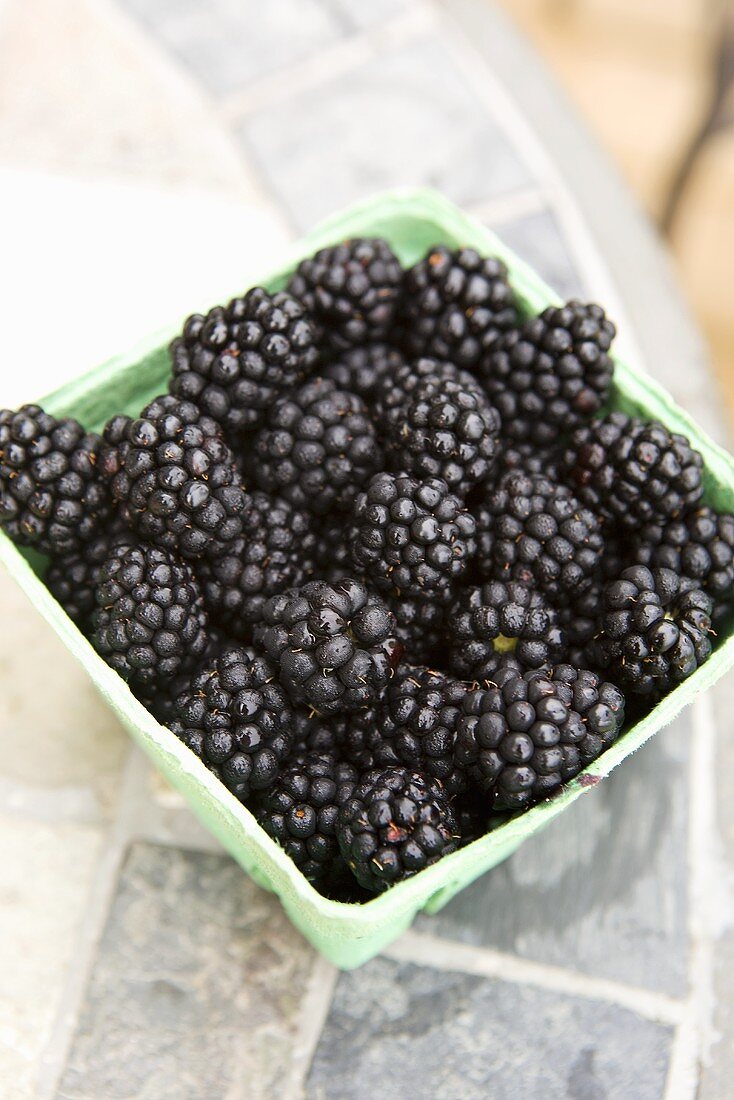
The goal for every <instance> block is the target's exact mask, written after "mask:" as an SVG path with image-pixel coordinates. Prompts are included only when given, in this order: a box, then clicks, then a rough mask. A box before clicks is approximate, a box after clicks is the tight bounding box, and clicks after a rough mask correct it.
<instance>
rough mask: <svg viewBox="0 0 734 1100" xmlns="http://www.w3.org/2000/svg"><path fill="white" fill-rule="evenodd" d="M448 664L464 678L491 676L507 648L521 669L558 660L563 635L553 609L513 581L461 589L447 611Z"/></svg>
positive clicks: (560, 654)
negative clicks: (460, 592)
mask: <svg viewBox="0 0 734 1100" xmlns="http://www.w3.org/2000/svg"><path fill="white" fill-rule="evenodd" d="M446 634H447V637H448V638H449V639H450V646H451V650H450V658H449V662H450V667H451V671H452V672H453V673H455V675H457V676H460V677H461V678H462V679H464V680H487V679H491V678H492V676H493V675H494V673H495V672H496V671H497V669H498V668H499V666H500V664H501V663H502V660H503V658H504V657H505V656H506V655H507V654H508V653H511V654H513V655H514V657H515V658H516V660H517V661H518V662H519V664H520V665H521V667H522V668H523V670H526V669H533V668H540V667H541V666H542V665H546V664H548V663H549V662H554V661H557V660H559V658H560V657H561V656H562V654H563V649H564V645H565V639H564V636H563V632H562V630H561V629H560V628H559V627H558V626H557V624H556V613H555V612H554V611H553V610H552V608H550V607H548V606H547V605H546V603H545V601H544V600H543V598H542V597H541V596H540V595H539V593H537V592H536V591H534V590H533V589H531V588H528V587H527V586H526V585H524V584H521V583H519V582H518V581H508V582H507V583H506V584H505V583H503V582H502V581H489V582H488V583H487V584H483V585H482V586H481V587H480V588H467V589H466V590H465V591H464V592H463V593H462V594H461V595H460V597H459V598H458V600H457V601H456V603H455V604H454V605H453V607H452V608H451V609H450V611H449V612H448V615H447V630H446Z"/></svg>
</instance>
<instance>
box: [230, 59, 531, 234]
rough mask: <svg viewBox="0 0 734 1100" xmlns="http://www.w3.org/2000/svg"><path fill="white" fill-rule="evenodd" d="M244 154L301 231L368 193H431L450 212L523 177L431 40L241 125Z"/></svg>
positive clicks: (523, 170) (518, 163) (452, 66)
mask: <svg viewBox="0 0 734 1100" xmlns="http://www.w3.org/2000/svg"><path fill="white" fill-rule="evenodd" d="M242 133H243V136H244V138H245V140H246V142H247V145H248V149H249V151H250V153H251V154H253V155H254V156H255V157H256V159H257V160H258V161H259V163H260V166H261V168H262V171H263V172H264V174H265V175H266V176H267V177H268V179H269V181H270V184H271V186H272V188H273V190H274V191H275V192H276V193H277V195H278V196H279V197H280V199H281V200H282V202H283V203H284V205H285V206H286V207H287V209H288V210H289V212H290V214H291V217H292V219H293V221H294V222H295V223H296V224H297V225H298V226H300V227H302V228H305V227H308V226H310V225H311V224H312V223H313V222H314V221H316V220H318V219H319V218H322V217H324V216H325V215H326V214H329V213H331V212H332V211H333V210H335V209H338V208H339V207H341V206H344V205H346V204H347V203H351V202H354V201H355V200H357V199H360V198H362V197H364V196H365V195H367V194H370V193H372V192H374V191H379V190H380V189H382V188H386V187H394V186H399V185H418V184H420V185H428V186H432V187H437V188H439V189H440V190H441V191H443V192H445V194H447V195H448V196H449V198H452V199H454V201H456V202H458V203H462V204H463V203H470V202H478V201H480V200H482V199H485V198H488V197H491V196H494V195H498V194H505V193H507V192H509V191H513V190H515V189H517V188H520V187H522V186H525V185H528V184H529V182H530V178H529V175H528V170H527V169H526V168H525V167H524V165H523V163H522V162H521V161H520V159H519V157H518V154H517V153H516V151H515V150H514V148H513V147H512V145H510V143H509V142H508V140H507V138H506V137H505V136H504V134H503V133H502V131H501V130H500V129H499V127H498V126H497V125H496V124H495V122H494V121H493V119H492V118H491V117H490V115H489V114H488V113H487V112H486V110H485V109H484V107H483V106H482V105H481V104H480V102H479V101H478V99H477V96H476V94H475V93H474V91H473V90H472V88H471V87H470V86H469V85H468V84H467V82H466V81H465V80H464V77H463V75H462V73H461V70H460V69H459V68H458V66H457V65H456V63H455V62H454V61H453V59H452V58H451V56H450V55H449V54H448V53H447V51H446V49H445V48H444V46H443V45H442V43H441V42H440V41H439V40H438V39H437V38H432V37H429V38H421V39H419V40H416V41H414V42H412V43H410V44H409V45H406V46H403V47H401V48H398V49H392V50H389V51H388V50H386V51H384V52H383V53H381V54H379V56H377V57H374V58H372V59H371V60H369V61H368V62H366V63H365V64H363V65H361V66H360V67H358V68H356V69H354V70H352V71H351V72H349V73H346V74H344V75H342V76H339V77H337V78H336V79H333V80H327V81H325V82H324V83H323V84H321V85H319V86H318V87H315V88H311V89H310V90H308V91H306V92H303V93H300V94H299V95H298V96H297V97H295V96H294V97H293V98H292V99H288V100H286V101H285V102H283V103H279V104H277V105H276V106H273V107H270V108H266V109H264V110H262V111H260V112H258V113H257V114H255V115H254V116H253V117H252V118H250V119H248V120H246V121H245V122H244V123H243V127H242Z"/></svg>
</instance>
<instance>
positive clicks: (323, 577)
mask: <svg viewBox="0 0 734 1100" xmlns="http://www.w3.org/2000/svg"><path fill="white" fill-rule="evenodd" d="M312 518H313V538H312V539H309V540H308V547H307V550H306V556H305V561H304V569H305V571H306V574H307V576H308V577H309V578H310V579H313V580H317V581H329V583H331V582H332V581H338V580H339V579H340V578H341V577H346V576H348V575H349V574H350V573H351V571H352V555H351V553H350V549H349V545H348V544H347V539H346V534H347V530H346V528H345V525H344V523H343V522H342V517H340V516H338V515H337V516H328V515H327V516H324V517H323V518H320V517H316V516H314V517H312Z"/></svg>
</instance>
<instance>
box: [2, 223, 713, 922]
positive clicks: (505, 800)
mask: <svg viewBox="0 0 734 1100" xmlns="http://www.w3.org/2000/svg"><path fill="white" fill-rule="evenodd" d="M614 336H615V328H614V325H613V324H612V322H611V321H610V320H609V319H608V318H607V317H606V315H605V313H604V312H603V310H602V309H601V307H599V306H598V305H596V304H594V303H584V302H578V301H571V302H567V303H566V304H565V305H562V306H553V307H549V308H548V309H546V310H544V311H543V312H542V313H540V314H538V315H537V316H527V315H523V314H522V313H521V308H520V303H519V301H518V300H517V298H516V296H515V294H514V292H513V289H512V286H511V285H510V282H509V280H508V276H507V271H506V269H505V267H504V265H503V263H502V262H501V261H500V260H499V259H497V258H495V257H491V256H489V257H486V256H481V255H479V254H478V253H477V252H475V251H473V250H472V249H468V248H459V249H451V248H448V247H446V246H444V245H436V246H435V247H433V248H431V249H429V251H428V252H427V253H426V255H425V256H423V257H421V258H419V259H418V262H417V263H416V264H415V265H414V266H413V267H412V268H410V269H408V270H406V269H405V268H404V267H403V265H402V264H401V262H400V261H399V259H398V257H397V256H396V255H395V253H394V252H393V250H392V248H391V247H390V245H389V243H388V242H387V241H385V240H380V239H369V240H367V239H365V240H361V239H356V240H349V241H342V242H340V243H338V244H335V245H333V246H331V247H328V248H324V249H322V250H321V251H320V252H318V253H317V254H316V255H315V256H313V257H311V258H309V259H306V260H304V261H303V262H302V263H301V264H300V265H299V266H298V268H297V270H296V271H295V272H294V273H293V275H292V277H291V279H290V281H289V282H288V285H287V288H286V289H285V290H279V291H277V292H276V293H271V292H269V291H268V290H266V289H264V288H262V287H255V288H253V289H250V290H249V291H247V292H246V293H245V294H243V295H242V296H241V297H238V298H235V299H233V300H232V301H231V302H229V304H228V305H226V306H215V307H214V308H213V309H212V310H210V311H209V313H208V314H206V316H204V315H199V314H197V315H195V316H193V317H191V318H189V320H188V321H187V322H186V324H185V325H184V327H183V331H182V333H181V335H180V336H179V337H178V338H177V339H176V340H174V342H173V344H172V345H171V348H170V377H169V382H168V388H169V392H168V393H166V394H161V395H159V396H158V397H156V398H155V399H154V400H152V401H149V402H148V403H147V404H146V405H145V407H143V408H142V409H139V408H126V409H124V410H120V412H119V414H118V415H115V416H113V417H112V418H111V419H110V420H109V421H108V422H107V423H106V424H104V425H96V427H97V428H98V429H100V434H96V433H95V432H93V431H90V430H87V428H85V427H83V426H82V425H81V424H79V423H78V422H77V421H75V420H72V419H69V418H65V419H57V418H56V417H54V416H52V415H51V414H50V413H46V412H45V411H44V410H43V409H41V408H39V407H38V406H35V405H26V406H24V407H23V408H21V409H19V410H17V411H11V410H3V411H0V525H1V526H2V527H3V529H4V530H5V532H6V533H7V534H8V535H9V536H10V537H11V538H12V539H13V540H14V541H15V542H17V543H18V544H20V545H22V546H28V547H31V548H33V550H35V551H36V552H37V553H38V554H41V555H45V556H46V559H47V564H46V574H45V576H46V581H47V584H48V587H49V589H50V591H51V592H52V594H53V595H54V596H55V598H56V599H57V600H58V601H59V603H60V604H61V605H62V606H63V607H64V608H65V610H66V612H67V613H68V615H69V616H70V618H71V619H72V620H73V621H74V622H75V623H76V624H77V626H78V628H79V629H80V630H81V631H82V632H83V633H84V634H85V635H86V636H87V637H88V638H89V640H90V641H91V643H92V644H93V645H94V646H95V647H96V649H97V651H98V653H99V654H100V656H101V657H102V658H103V659H104V660H105V661H107V662H108V664H109V665H110V666H111V667H112V668H113V669H115V670H116V671H117V672H118V673H119V674H120V676H121V677H122V678H123V679H124V680H125V681H126V682H127V684H128V686H129V688H130V690H131V691H132V692H134V694H135V695H136V696H137V697H138V699H139V700H140V701H141V702H142V703H143V705H144V706H146V707H147V708H148V709H149V710H150V711H151V713H152V714H153V715H154V716H155V717H156V718H157V719H158V720H159V721H160V722H162V723H163V724H165V725H167V726H168V727H169V729H170V730H171V731H172V732H173V734H175V736H176V737H178V738H179V739H180V741H181V742H182V743H183V744H184V745H186V746H187V747H188V748H189V749H190V750H191V751H192V752H193V753H195V754H196V756H197V757H198V758H199V759H200V760H201V762H202V763H203V765H204V766H205V767H207V768H208V769H209V770H210V771H211V772H212V773H213V774H214V775H215V776H216V777H217V778H218V779H219V780H220V781H221V782H222V784H224V786H226V787H227V788H228V790H229V791H230V792H231V794H232V795H233V796H234V797H235V798H237V799H239V801H240V802H242V803H243V804H244V805H245V806H246V807H247V808H248V809H249V810H251V811H252V813H253V814H254V815H255V817H256V819H257V821H258V822H259V823H260V825H261V826H262V828H263V829H264V831H265V833H267V834H268V835H269V836H270V837H271V838H272V841H273V842H274V843H275V844H277V845H279V846H280V847H281V848H282V849H283V850H284V851H285V853H286V854H287V855H288V856H289V857H290V858H291V859H292V860H293V861H294V863H295V864H296V866H297V867H298V868H299V869H300V871H301V872H302V874H303V875H305V876H306V878H307V879H309V880H310V881H311V882H312V883H313V884H314V886H315V887H316V888H317V889H318V890H320V891H322V892H323V893H325V894H326V895H327V896H329V897H333V898H338V899H340V900H344V899H346V900H352V901H355V902H357V901H359V900H361V899H363V898H364V897H365V896H368V895H369V894H371V893H379V892H381V891H383V890H385V889H387V888H389V887H390V886H392V885H393V884H394V883H396V882H399V881H401V880H403V879H406V878H409V877H410V876H412V875H415V874H417V873H418V872H420V871H421V870H422V869H423V868H425V867H428V866H430V865H432V864H434V863H435V862H436V861H437V860H439V859H441V858H442V857H444V856H447V855H449V854H450V853H451V852H454V851H455V850H456V849H457V848H459V847H461V846H462V845H463V844H468V843H471V842H472V841H473V840H474V839H476V838H477V837H479V836H481V835H482V833H483V832H484V831H485V830H487V829H492V828H495V827H497V826H498V825H500V824H501V823H502V822H503V821H505V820H506V819H507V817H508V815H512V814H515V813H521V812H523V811H524V810H526V809H527V808H528V807H530V806H532V805H534V804H535V803H537V802H538V801H540V800H543V799H547V798H550V797H552V796H553V795H554V794H556V793H557V792H558V791H559V790H560V788H561V787H562V786H563V785H564V784H566V783H569V782H571V781H572V780H573V779H574V777H576V776H577V775H578V773H579V772H580V771H581V770H582V769H583V768H585V767H586V766H587V765H588V764H590V763H591V762H592V761H594V760H595V759H596V758H597V757H598V756H599V755H600V754H601V753H603V752H604V751H605V749H606V748H608V747H609V745H611V744H612V743H613V742H614V741H615V740H616V739H617V738H618V737H620V736H621V735H622V734H623V733H624V722H625V708H626V709H627V713H628V714H630V713H634V716H635V720H636V719H637V718H639V716H640V715H642V714H644V713H645V711H646V709H649V708H651V707H653V706H655V705H656V704H657V703H658V701H659V700H660V699H661V698H663V696H664V695H666V694H667V693H668V692H669V691H671V690H673V689H674V688H675V687H676V686H677V685H678V684H680V683H681V682H682V681H683V680H685V679H686V678H688V677H689V676H691V675H693V674H694V673H695V672H696V670H697V669H698V668H699V667H700V666H701V665H702V664H704V662H705V661H706V660H707V659H708V657H709V655H710V654H711V652H712V649H713V647H714V645H715V643H716V640H717V637H722V636H723V635H725V633H726V631H727V630H728V625H729V620H730V619H731V617H732V608H733V605H734V516H731V515H727V514H722V513H720V512H717V511H716V509H715V508H714V507H712V504H711V502H710V501H707V502H704V499H703V492H704V479H703V463H702V459H701V456H700V455H699V454H698V453H697V452H696V450H695V449H694V448H693V447H692V446H691V444H690V442H689V441H688V440H687V439H685V438H684V437H683V436H681V435H677V434H675V433H672V432H670V431H669V430H668V429H667V428H666V427H665V426H664V425H663V424H661V423H657V422H643V421H642V420H640V419H638V418H635V417H632V416H629V415H627V414H626V413H623V412H620V411H612V412H607V411H606V409H607V408H608V407H609V405H610V402H611V399H612V398H613V389H612V382H613V370H614V362H613V359H612V355H611V347H612V342H613V339H614ZM712 624H713V625H712ZM714 627H715V629H714Z"/></svg>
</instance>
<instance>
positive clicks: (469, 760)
mask: <svg viewBox="0 0 734 1100" xmlns="http://www.w3.org/2000/svg"><path fill="white" fill-rule="evenodd" d="M624 705H625V703H624V696H623V695H622V693H621V692H620V691H619V690H618V689H617V688H616V687H615V686H614V685H613V684H608V683H604V682H602V681H601V680H600V679H599V677H598V676H596V675H595V674H594V673H593V672H589V671H587V670H584V669H576V668H573V667H572V666H571V665H559V666H558V667H557V668H555V669H554V670H553V672H548V671H545V670H536V671H534V672H525V673H523V674H519V673H517V672H516V671H515V670H513V669H512V668H511V667H509V666H508V667H507V668H505V669H501V670H500V671H499V673H498V674H497V676H496V677H495V682H494V684H493V685H491V686H490V687H486V688H479V689H477V690H475V691H472V692H469V693H468V694H467V695H466V696H465V697H464V700H463V703H462V713H461V716H460V717H459V720H458V723H457V736H456V758H457V762H458V763H459V765H460V766H462V767H464V768H465V769H466V770H467V773H468V775H469V778H470V780H471V781H472V782H473V783H474V784H476V785H477V786H478V787H479V789H480V790H481V791H482V792H483V793H484V795H485V797H486V799H487V802H488V806H489V808H490V809H492V810H519V809H526V808H527V807H528V806H531V805H533V803H535V802H538V801H540V800H541V799H543V798H547V797H548V796H549V795H551V794H553V792H554V791H555V790H557V789H558V787H560V786H561V784H562V783H567V782H568V781H569V780H570V779H573V777H574V776H575V775H577V774H578V773H579V772H580V771H581V769H582V768H584V767H586V765H587V764H589V763H591V761H592V760H595V759H596V758H597V757H598V756H599V755H600V754H601V753H602V752H604V750H605V749H607V748H608V747H609V745H611V744H612V743H613V742H614V741H616V739H617V737H618V736H619V734H620V731H621V729H622V724H623V722H624Z"/></svg>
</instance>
